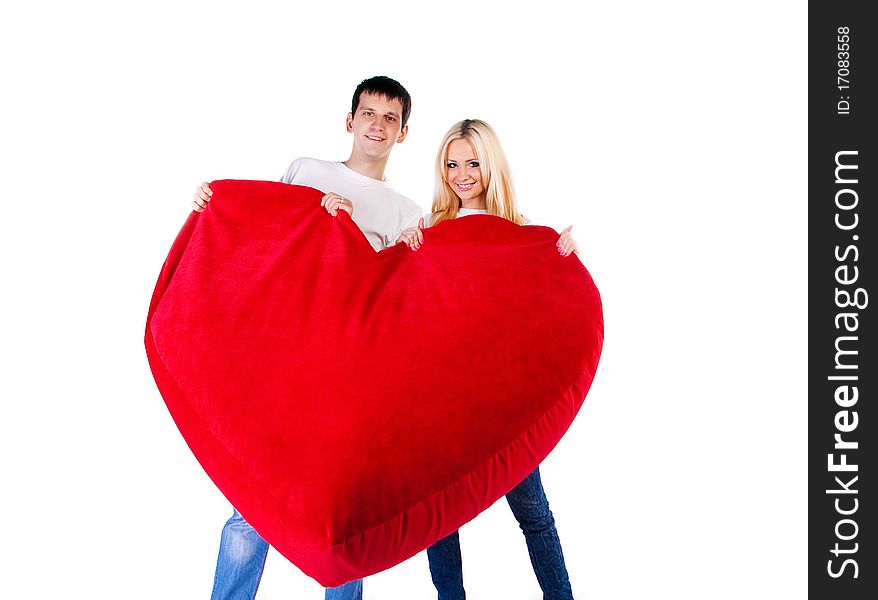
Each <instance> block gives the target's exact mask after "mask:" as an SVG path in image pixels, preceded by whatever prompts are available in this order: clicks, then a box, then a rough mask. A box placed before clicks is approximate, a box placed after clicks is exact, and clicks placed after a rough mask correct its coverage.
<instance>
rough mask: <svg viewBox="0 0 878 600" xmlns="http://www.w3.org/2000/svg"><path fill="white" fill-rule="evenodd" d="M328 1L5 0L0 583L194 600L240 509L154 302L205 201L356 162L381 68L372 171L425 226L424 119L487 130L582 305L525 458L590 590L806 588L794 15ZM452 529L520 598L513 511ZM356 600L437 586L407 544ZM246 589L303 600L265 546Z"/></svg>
mask: <svg viewBox="0 0 878 600" xmlns="http://www.w3.org/2000/svg"><path fill="white" fill-rule="evenodd" d="M316 4H317V3H316V2H310V3H308V5H305V3H294V2H284V3H276V4H270V5H269V4H262V3H250V4H249V5H248V7H247V8H244V4H243V3H237V2H210V3H208V2H163V1H159V2H152V3H140V4H137V5H135V4H131V3H125V2H106V3H100V2H94V1H92V2H88V1H86V2H76V3H73V2H71V3H61V2H32V3H27V4H26V6H27V8H3V9H2V13H0V51H2V57H3V58H2V62H0V70H2V73H0V74H2V86H3V88H4V90H5V91H4V92H3V94H2V97H0V103H2V111H0V124H2V130H0V138H2V141H0V144H2V146H0V148H2V150H0V151H2V155H0V159H2V161H0V168H2V174H3V177H2V181H3V187H2V191H0V198H2V212H0V233H2V235H0V244H2V248H0V250H2V253H0V256H2V259H0V260H2V262H3V265H2V273H3V282H4V283H3V292H2V295H0V302H2V310H0V319H2V331H0V340H2V341H0V344H2V362H0V364H2V383H0V386H2V388H0V396H2V399H3V417H2V421H0V423H2V424H0V450H2V461H3V475H4V476H3V482H4V483H3V487H4V490H5V491H4V493H3V494H2V500H0V502H2V508H3V513H4V516H5V523H4V526H3V528H2V529H3V533H4V543H3V547H4V548H3V551H2V552H3V555H4V557H3V564H4V568H3V570H4V573H6V575H5V576H4V583H3V592H2V595H3V596H4V597H9V598H13V597H14V598H67V597H82V598H193V599H196V598H202V599H206V598H207V597H208V596H209V594H210V589H211V585H212V580H213V569H214V561H215V558H216V551H217V548H218V543H219V534H220V529H221V527H222V525H223V523H224V522H225V520H226V518H227V517H228V516H229V514H230V507H229V505H228V503H227V502H226V501H225V499H224V498H223V497H222V495H221V494H220V493H219V492H218V491H217V490H216V488H215V487H214V486H213V484H212V483H211V482H210V480H209V479H208V478H207V476H206V475H205V474H204V473H203V471H202V470H201V468H200V467H199V466H198V464H197V462H196V461H195V459H194V458H193V457H192V455H191V453H190V452H189V450H188V448H187V447H186V445H185V443H184V442H183V440H182V438H181V436H180V435H179V433H178V432H177V430H176V428H175V426H174V424H173V422H172V420H171V418H170V416H169V415H168V413H167V410H166V408H165V406H164V403H163V402H162V399H161V397H160V396H159V393H158V391H157V389H156V387H155V384H154V383H153V381H152V376H151V374H150V371H149V368H148V365H147V362H146V358H145V353H144V350H143V343H142V340H143V328H144V319H145V316H146V309H147V305H148V302H149V297H150V293H151V291H152V288H153V285H154V283H155V279H156V276H157V275H158V271H159V268H160V266H161V263H162V261H163V260H164V257H165V255H166V253H167V250H168V248H169V247H170V244H171V241H172V240H173V238H174V236H175V235H176V232H177V230H178V229H179V227H180V226H181V225H182V222H183V221H184V219H185V218H186V216H187V214H188V211H189V201H190V197H191V193H192V191H193V188H194V187H195V186H196V184H198V183H199V182H200V181H202V180H210V179H222V178H242V179H269V180H276V179H277V178H279V177H280V175H281V174H282V173H283V171H284V169H285V168H286V166H287V164H288V163H289V161H290V160H292V159H293V158H295V157H297V156H301V155H309V156H315V157H320V158H327V159H344V158H347V155H348V152H349V150H350V143H351V140H350V138H349V137H348V134H346V132H345V130H344V118H345V115H346V113H347V112H348V110H349V102H350V96H351V93H352V91H353V88H354V87H355V86H356V84H357V83H358V82H359V81H360V80H361V79H363V78H364V77H367V76H371V75H374V74H387V75H390V76H392V77H394V78H396V79H398V80H399V81H401V82H402V83H403V84H404V85H405V86H406V87H407V88H408V89H409V91H410V92H411V93H412V96H413V98H414V111H413V113H412V117H411V121H410V133H409V137H408V139H407V140H406V141H405V142H404V143H403V144H402V145H400V146H398V147H397V148H396V149H395V150H394V152H393V156H392V158H391V161H390V164H389V168H388V177H389V179H390V181H391V182H392V183H393V184H394V185H395V186H396V187H397V188H398V189H400V190H401V191H402V192H404V193H406V194H408V195H409V196H410V197H411V198H413V199H414V200H415V201H417V202H418V203H419V204H421V206H422V207H424V208H427V207H428V206H429V201H430V193H431V189H432V182H433V180H432V178H433V173H432V167H433V158H434V153H435V150H436V146H437V145H438V143H439V141H440V138H441V136H442V134H443V133H444V131H445V130H446V129H447V128H448V127H449V126H450V125H451V124H452V123H453V122H455V121H457V120H459V119H462V118H466V117H478V118H482V119H485V120H487V121H488V122H490V123H491V124H492V125H493V126H494V127H495V129H496V130H497V132H498V133H499V135H500V137H501V139H502V141H503V143H504V146H505V149H506V152H507V154H508V156H509V159H510V162H511V166H512V169H513V173H514V178H515V182H516V185H517V188H518V191H519V195H520V198H521V202H522V206H523V209H524V211H525V213H526V214H527V215H528V217H530V218H531V220H533V221H534V222H536V223H540V224H546V225H550V226H553V227H555V228H557V229H560V228H561V227H564V226H566V225H567V224H571V223H572V224H574V229H573V232H574V234H575V236H576V238H577V239H578V241H579V244H580V247H581V251H582V252H581V254H582V261H583V263H584V264H585V265H586V266H587V267H588V268H589V270H590V271H591V273H592V274H593V276H594V278H595V281H596V283H597V284H598V286H599V288H600V290H601V292H602V295H603V302H604V307H605V319H606V344H605V347H604V354H603V358H602V361H601V365H600V368H599V371H598V375H597V379H596V381H595V384H594V387H593V389H592V391H591V393H590V394H589V397H588V399H587V401H586V403H585V405H584V407H583V409H582V411H581V413H580V415H579V417H578V418H577V420H576V422H575V423H574V425H573V427H572V428H571V429H570V431H569V433H568V434H567V436H566V437H565V438H564V439H563V440H562V442H561V443H560V445H559V446H558V447H557V449H556V450H555V451H554V452H553V453H552V455H551V456H550V457H549V458H548V459H547V460H546V462H545V463H544V465H543V479H544V483H545V486H546V490H547V493H548V495H549V499H550V502H551V505H552V508H553V510H554V512H555V516H556V519H557V522H558V528H559V532H560V534H561V538H562V542H563V547H564V552H565V556H566V558H567V565H568V568H569V570H570V572H571V578H572V582H573V586H574V591H575V593H576V596H577V598H588V599H593V600H598V599H610V598H612V599H623V600H624V599H638V598H644V597H673V598H680V599H688V598H693V599H696V598H697V599H702V598H711V599H721V598H740V597H742V596H744V595H746V596H747V597H751V598H781V597H782V598H803V597H805V589H806V580H805V578H806V568H805V557H806V547H805V543H806V525H805V518H806V499H805V482H806V467H805V442H806V430H805V426H806V389H805V359H806V349H805V341H806V327H805V317H806V301H805V292H806V290H805V284H806V231H805V228H806V184H805V176H806V150H807V149H806V139H807V130H806V108H807V102H806V83H807V80H806V56H807V52H806V39H807V37H806V26H807V16H806V13H805V5H804V3H800V2H764V1H763V2H749V1H747V2H739V3H737V4H735V5H714V4H710V3H704V2H695V1H693V2H672V3H667V2H638V3H634V2H617V3H606V2H601V3H595V4H593V5H592V4H580V3H576V4H575V6H577V8H576V10H573V9H571V8H569V7H568V6H569V5H573V3H561V2H555V1H551V0H542V1H540V2H532V3H521V4H519V3H516V2H511V1H507V2H452V3H429V4H424V6H423V7H420V6H418V5H417V4H415V3H409V2H396V1H392V0H385V1H383V2H380V3H377V4H376V3H363V2H357V3H355V2H330V3H327V4H326V5H325V6H321V7H319V8H318V7H316ZM461 536H462V543H463V552H464V561H465V577H466V585H467V591H468V597H470V598H472V599H473V600H479V599H485V600H493V599H497V598H504V599H505V598H510V599H514V598H521V599H531V600H536V599H537V598H539V591H538V588H537V586H536V583H535V580H534V577H533V573H532V571H531V567H530V564H529V562H528V558H527V552H526V549H525V546H524V541H523V539H522V537H521V534H520V533H519V532H518V529H517V524H516V523H515V521H514V519H513V518H512V516H511V514H510V513H509V510H508V508H507V507H506V505H505V503H503V502H502V501H501V502H500V503H498V504H496V505H495V506H494V507H493V508H492V509H490V510H488V511H487V512H486V513H484V514H483V515H482V516H480V517H479V518H478V519H476V520H475V521H474V522H472V523H471V524H469V525H467V526H466V527H464V528H463V529H462V532H461ZM365 597H366V599H367V600H377V599H378V598H381V599H394V598H400V599H410V598H425V599H426V598H431V597H435V595H434V592H433V591H432V587H431V584H430V579H429V574H428V571H427V564H426V558H425V556H424V555H419V556H416V557H414V558H412V559H411V560H409V561H407V562H405V563H403V564H401V565H399V566H397V567H395V568H393V569H391V570H389V571H387V572H385V573H382V574H380V575H377V576H374V577H370V578H368V579H367V581H366V586H365ZM259 598H260V600H270V599H272V598H274V599H282V598H284V599H286V598H297V599H298V598H303V599H307V598H312V599H315V600H316V599H318V598H322V590H321V588H320V586H318V585H317V584H316V583H315V582H313V581H312V580H310V579H308V578H307V577H306V576H304V575H302V574H301V573H300V572H299V571H298V570H297V569H296V568H295V567H293V566H292V565H290V564H289V563H288V562H287V561H286V560H285V559H283V558H282V557H281V556H279V555H277V554H274V553H272V554H271V555H270V556H269V559H268V564H267V567H266V570H265V576H264V578H263V582H262V587H261V589H260V593H259Z"/></svg>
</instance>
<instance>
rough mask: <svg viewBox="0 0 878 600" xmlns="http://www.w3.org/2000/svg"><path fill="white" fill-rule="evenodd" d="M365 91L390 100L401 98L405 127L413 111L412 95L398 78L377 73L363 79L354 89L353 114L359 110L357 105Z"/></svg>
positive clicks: (403, 124) (402, 117) (401, 116)
mask: <svg viewBox="0 0 878 600" xmlns="http://www.w3.org/2000/svg"><path fill="white" fill-rule="evenodd" d="M363 92H366V93H367V94H379V95H381V96H384V97H385V98H387V99H388V100H399V103H400V104H402V115H400V118H401V119H402V126H403V127H405V124H406V123H408V122H409V114H411V112H412V97H411V96H410V95H409V93H408V91H407V90H406V89H405V88H404V87H402V84H401V83H400V82H398V81H397V80H395V79H391V78H390V77H385V76H384V75H377V76H375V77H370V78H369V79H364V80H363V81H361V82H360V85H358V86H357V89H355V90H354V98H353V100H351V114H354V113H356V112H357V107H358V106H359V105H360V94H362V93H363Z"/></svg>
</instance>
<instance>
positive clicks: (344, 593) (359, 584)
mask: <svg viewBox="0 0 878 600" xmlns="http://www.w3.org/2000/svg"><path fill="white" fill-rule="evenodd" d="M324 600H363V580H362V579H355V580H354V581H348V582H347V583H346V584H344V585H341V586H339V587H334V588H326V596H325V598H324Z"/></svg>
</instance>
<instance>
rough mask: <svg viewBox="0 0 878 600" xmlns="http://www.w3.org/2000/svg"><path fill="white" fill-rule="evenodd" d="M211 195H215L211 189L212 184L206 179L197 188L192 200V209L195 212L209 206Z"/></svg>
mask: <svg viewBox="0 0 878 600" xmlns="http://www.w3.org/2000/svg"><path fill="white" fill-rule="evenodd" d="M211 196H213V192H212V191H210V185H209V184H208V183H207V182H206V181H205V182H204V183H202V184H201V185H200V186H198V187H197V188H195V200H193V201H192V210H194V211H195V212H201V211H203V210H204V209H205V208H207V203H208V202H210V197H211Z"/></svg>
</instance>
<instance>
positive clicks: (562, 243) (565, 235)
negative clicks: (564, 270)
mask: <svg viewBox="0 0 878 600" xmlns="http://www.w3.org/2000/svg"><path fill="white" fill-rule="evenodd" d="M571 229H573V225H571V226H570V227H568V228H567V229H565V230H564V231H562V232H561V237H559V238H558V241H557V242H556V243H555V246H556V247H557V248H558V253H559V254H560V255H561V256H570V253H571V252H573V253H574V254H576V255H577V256H579V246H578V245H577V244H576V240H574V239H573V236H572V235H570V230H571Z"/></svg>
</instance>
